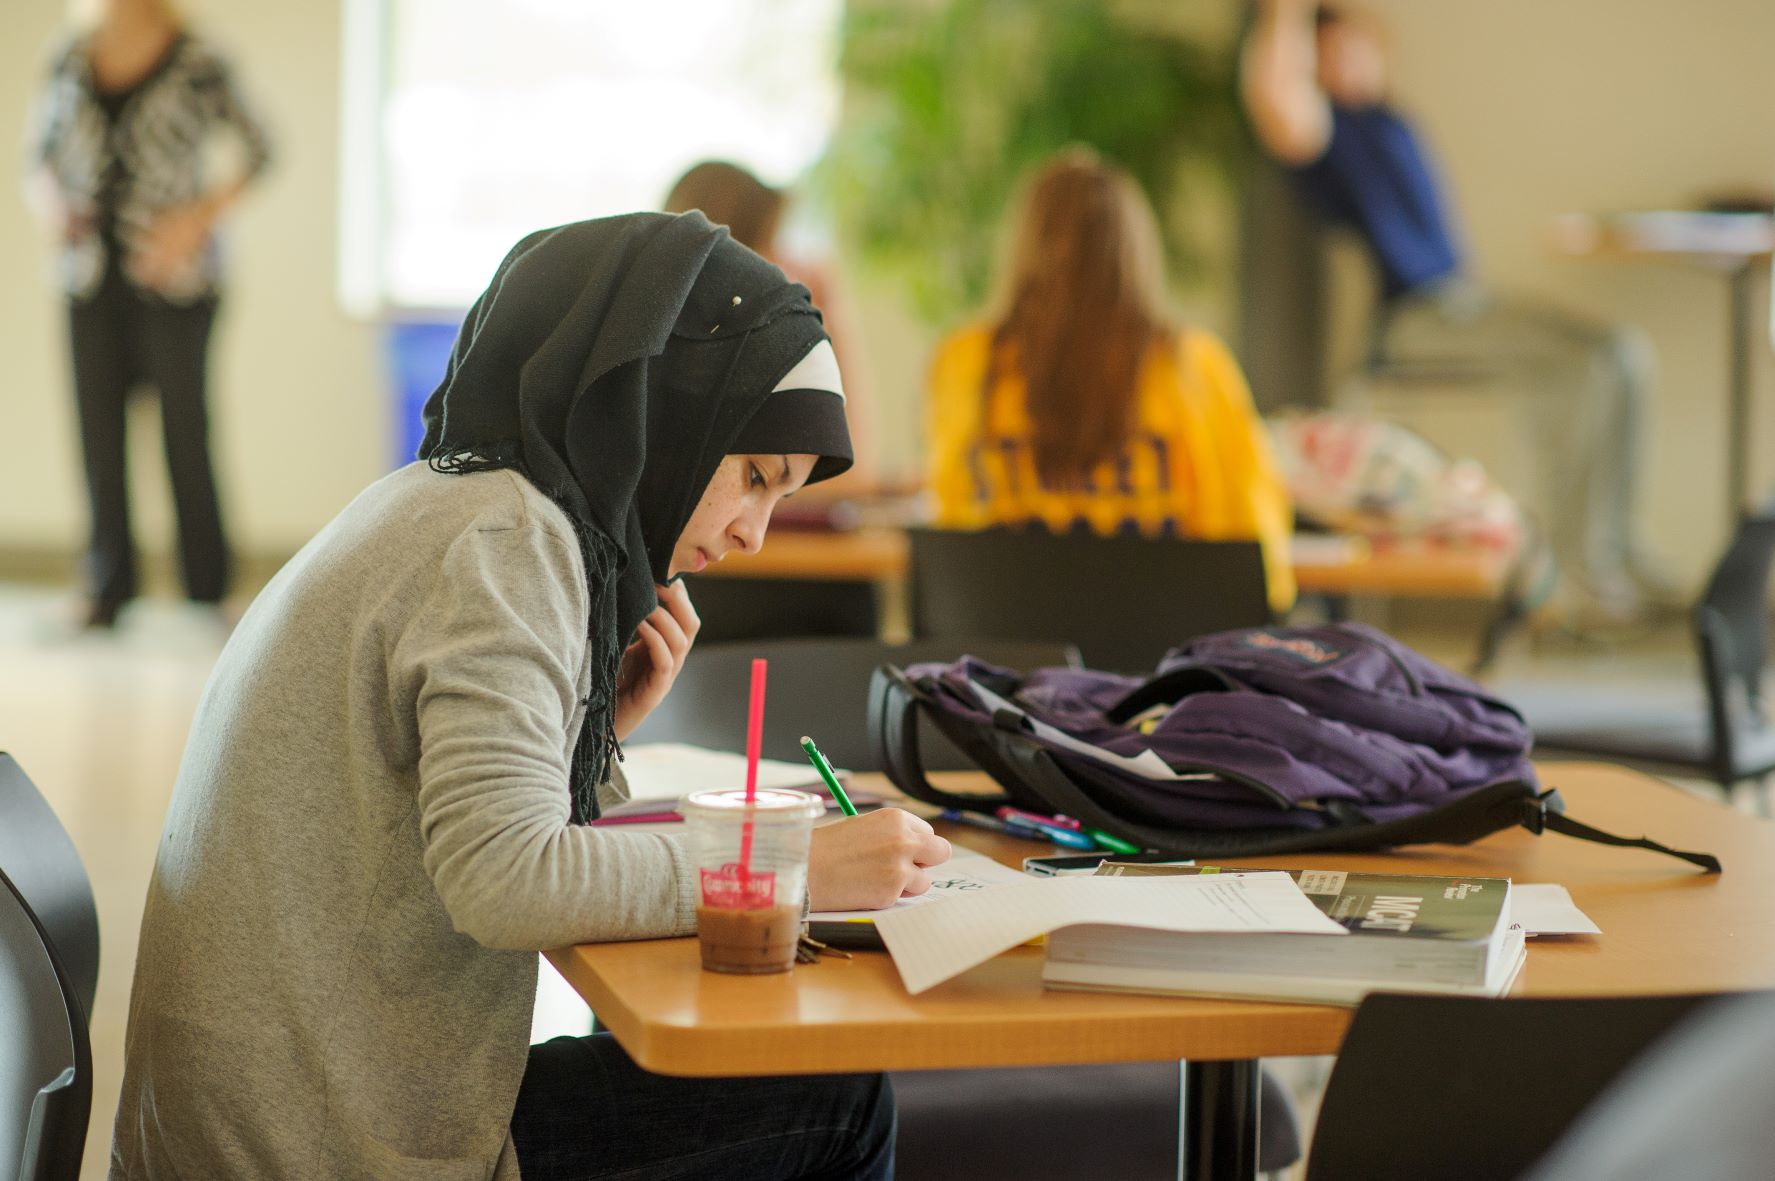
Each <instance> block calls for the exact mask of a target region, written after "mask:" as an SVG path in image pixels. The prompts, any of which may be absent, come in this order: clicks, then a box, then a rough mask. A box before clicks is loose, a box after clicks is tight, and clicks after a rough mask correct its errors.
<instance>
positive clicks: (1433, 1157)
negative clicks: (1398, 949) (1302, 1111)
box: [1306, 994, 1713, 1181]
mask: <svg viewBox="0 0 1775 1181" xmlns="http://www.w3.org/2000/svg"><path fill="white" fill-rule="evenodd" d="M1711 999H1713V998H1710V997H1694V996H1657V997H1586V998H1578V999H1572V998H1557V999H1553V998H1532V999H1518V1000H1493V999H1490V998H1475V997H1447V996H1402V995H1384V994H1383V995H1377V996H1371V997H1369V998H1368V999H1367V1000H1365V1001H1363V1002H1362V1006H1361V1008H1359V1009H1358V1010H1357V1011H1356V1017H1355V1019H1354V1021H1352V1022H1351V1024H1350V1031H1349V1033H1348V1034H1347V1035H1345V1037H1344V1042H1343V1047H1342V1048H1341V1049H1340V1050H1339V1051H1338V1056H1337V1062H1336V1063H1335V1065H1333V1067H1332V1070H1331V1080H1330V1082H1329V1083H1328V1084H1327V1086H1326V1090H1325V1099H1324V1102H1323V1103H1322V1104H1321V1106H1320V1108H1319V1120H1318V1124H1317V1126H1316V1128H1315V1129H1314V1132H1313V1139H1312V1144H1311V1147H1310V1148H1309V1149H1308V1155H1307V1173H1306V1177H1307V1181H1405V1179H1407V1178H1410V1179H1411V1181H1422V1179H1423V1178H1426V1177H1460V1178H1462V1179H1463V1181H1515V1178H1517V1177H1519V1176H1520V1175H1521V1174H1522V1173H1523V1171H1524V1170H1525V1169H1527V1168H1528V1167H1529V1166H1530V1165H1531V1164H1533V1163H1534V1161H1536V1160H1537V1159H1539V1158H1540V1156H1541V1155H1542V1154H1543V1153H1545V1152H1546V1151H1547V1149H1548V1148H1549V1147H1551V1146H1552V1145H1553V1144H1554V1143H1555V1141H1557V1140H1558V1139H1559V1138H1560V1136H1561V1135H1562V1134H1563V1133H1564V1132H1565V1130H1566V1129H1567V1128H1568V1127H1569V1126H1570V1125H1571V1124H1572V1122H1573V1121H1574V1120H1575V1119H1576V1118H1577V1117H1578V1115H1579V1113H1580V1112H1582V1111H1583V1110H1584V1109H1585V1108H1586V1107H1587V1106H1588V1105H1589V1104H1590V1102H1591V1101H1592V1100H1593V1099H1595V1098H1596V1097H1597V1096H1598V1095H1599V1094H1601V1093H1602V1091H1603V1090H1604V1089H1605V1088H1606V1087H1607V1086H1608V1085H1609V1083H1610V1082H1611V1081H1612V1080H1614V1078H1615V1077H1616V1076H1617V1075H1619V1074H1621V1073H1622V1071H1623V1070H1625V1069H1626V1068H1627V1066H1628V1064H1629V1063H1631V1062H1632V1061H1633V1060H1634V1059H1635V1058H1637V1057H1638V1056H1639V1055H1640V1054H1641V1053H1642V1052H1643V1051H1644V1050H1646V1049H1647V1047H1649V1046H1650V1045H1651V1044H1652V1043H1653V1042H1655V1041H1657V1040H1658V1039H1659V1038H1660V1037H1662V1036H1663V1035H1664V1033H1665V1032H1666V1031H1667V1030H1669V1029H1670V1028H1672V1027H1673V1026H1675V1025H1676V1024H1677V1023H1679V1022H1680V1021H1682V1020H1683V1019H1684V1018H1685V1017H1687V1016H1688V1015H1689V1014H1690V1013H1691V1012H1692V1011H1694V1010H1695V1009H1696V1008H1697V1006H1699V1005H1701V1004H1703V1003H1705V1002H1707V1001H1709V1000H1711Z"/></svg>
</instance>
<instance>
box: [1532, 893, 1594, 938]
mask: <svg viewBox="0 0 1775 1181" xmlns="http://www.w3.org/2000/svg"><path fill="white" fill-rule="evenodd" d="M1510 917H1511V920H1512V921H1514V922H1515V923H1516V924H1517V925H1518V926H1520V927H1521V928H1522V929H1523V930H1524V931H1527V932H1528V933H1529V934H1530V935H1600V934H1602V928H1601V927H1599V926H1597V925H1596V923H1595V922H1594V921H1592V919H1591V918H1590V916H1589V915H1587V914H1585V913H1584V912H1583V911H1581V910H1579V909H1578V906H1577V903H1575V902H1573V901H1572V896H1571V894H1570V893H1569V892H1568V891H1567V890H1566V888H1565V887H1564V886H1562V885H1560V884H1559V883H1558V882H1531V883H1529V884H1527V885H1524V884H1523V883H1521V882H1518V883H1516V884H1515V885H1513V886H1512V887H1511V889H1510Z"/></svg>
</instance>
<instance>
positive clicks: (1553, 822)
mask: <svg viewBox="0 0 1775 1181" xmlns="http://www.w3.org/2000/svg"><path fill="white" fill-rule="evenodd" d="M1522 826H1523V827H1524V828H1526V829H1528V830H1529V831H1530V832H1532V833H1536V834H1537V835H1538V834H1539V833H1540V832H1541V831H1542V830H1543V829H1552V830H1553V831H1554V832H1557V833H1563V834H1564V835H1565V836H1568V837H1577V838H1578V839H1579V840H1581V841H1595V842H1596V843H1597V844H1599V845H1618V846H1623V847H1626V848H1632V849H1650V850H1651V851H1652V852H1654V853H1664V854H1667V855H1668V856H1671V857H1676V858H1680V859H1681V860H1683V861H1687V862H1688V863H1689V864H1691V865H1698V866H1700V867H1701V868H1702V869H1704V870H1706V871H1707V872H1708V873H1721V872H1723V870H1722V868H1721V866H1720V859H1719V858H1718V857H1715V856H1714V855H1713V854H1712V853H1685V852H1684V851H1683V850H1681V849H1672V848H1671V847H1670V846H1669V845H1661V844H1659V843H1658V842H1657V841H1654V840H1652V839H1651V838H1650V837H1618V836H1616V835H1615V834H1613V833H1608V832H1604V831H1602V829H1600V828H1591V827H1590V826H1589V825H1588V824H1584V823H1581V822H1579V821H1576V820H1573V819H1572V818H1571V817H1570V816H1567V815H1566V814H1565V801H1564V800H1563V799H1561V798H1560V795H1559V792H1558V791H1557V790H1548V791H1544V792H1542V793H1541V794H1540V795H1538V796H1535V797H1534V798H1533V799H1531V800H1528V801H1527V802H1526V804H1525V806H1524V808H1523V817H1522Z"/></svg>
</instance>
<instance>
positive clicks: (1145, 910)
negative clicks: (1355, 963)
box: [875, 873, 1349, 993]
mask: <svg viewBox="0 0 1775 1181" xmlns="http://www.w3.org/2000/svg"><path fill="white" fill-rule="evenodd" d="M1075 923H1109V924H1121V925H1125V926H1137V927H1150V928H1154V929H1157V930H1162V931H1276V932H1292V933H1298V934H1313V935H1327V936H1339V935H1347V934H1348V933H1349V932H1347V931H1346V930H1344V928H1343V927H1342V925H1340V924H1338V923H1336V922H1333V921H1332V920H1331V919H1329V918H1327V917H1325V915H1323V914H1322V913H1320V911H1319V908H1318V907H1316V906H1314V905H1313V903H1312V901H1311V900H1310V899H1309V898H1308V897H1307V896H1306V895H1305V894H1302V893H1301V892H1300V887H1298V886H1296V885H1295V884H1294V879H1293V878H1290V877H1289V876H1288V875H1287V874H1285V873H1254V874H1240V875H1237V876H1234V875H1221V874H1214V875H1207V876H1203V877H1199V878H1096V877H1090V878H1040V879H1035V880H1029V879H1027V878H1026V879H1024V880H1022V881H1019V882H1017V883H1016V884H1014V885H1004V886H999V887H996V888H994V889H991V890H979V891H971V892H968V893H967V894H966V895H965V896H962V897H957V898H952V899H950V900H949V902H948V903H947V905H944V906H914V907H908V908H905V909H900V910H889V911H883V912H881V913H880V914H879V915H877V917H876V920H875V925H876V927H877V929H879V930H880V931H881V937H882V941H883V942H884V943H886V944H887V949H888V951H890V952H891V953H893V957H894V966H895V967H897V968H898V969H899V970H900V979H901V980H902V981H903V982H904V983H905V985H906V991H908V992H911V993H920V992H923V991H924V990H925V989H927V988H930V987H931V986H933V985H936V984H941V983H942V982H943V981H945V980H947V979H949V978H950V977H951V976H954V975H956V974H958V973H960V972H964V971H966V970H967V969H969V968H972V967H974V966H975V965H976V964H980V963H984V962H985V961H986V960H989V959H991V958H992V957H993V956H995V955H997V954H999V953H1000V952H1002V951H1007V950H1009V949H1010V948H1013V947H1015V946H1017V945H1018V944H1019V943H1025V942H1027V941H1029V940H1030V939H1033V938H1034V937H1035V936H1037V935H1042V934H1046V933H1047V932H1049V931H1053V930H1055V929H1057V928H1059V927H1066V926H1071V925H1073V924H1075Z"/></svg>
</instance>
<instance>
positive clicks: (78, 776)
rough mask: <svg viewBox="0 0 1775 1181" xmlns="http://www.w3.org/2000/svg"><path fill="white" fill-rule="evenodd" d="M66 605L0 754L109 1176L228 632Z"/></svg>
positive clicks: (1667, 657) (30, 626)
mask: <svg viewBox="0 0 1775 1181" xmlns="http://www.w3.org/2000/svg"><path fill="white" fill-rule="evenodd" d="M65 606H66V605H65V603H64V602H63V601H62V599H61V597H60V596H59V595H57V594H56V593H54V592H51V591H46V590H44V589H42V588H34V587H5V586H0V749H3V750H6V751H9V752H10V753H11V754H12V755H13V756H14V757H15V758H17V760H18V761H19V763H20V764H21V765H22V766H23V767H24V769H25V771H26V772H27V773H28V774H29V775H30V776H31V778H32V779H33V781H35V782H36V783H37V785H38V786H39V787H40V788H41V789H42V790H43V792H44V794H45V795H47V796H48V798H49V801H50V803H51V804H52V805H53V806H54V807H55V809H56V811H57V813H58V814H59V815H60V816H61V818H62V820H63V822H64V823H65V824H66V825H67V826H68V828H69V830H70V831H71V832H72V834H73V837H74V842H75V844H76V845H77V846H78V847H79V850H80V853H81V856H82V857H83V858H84V859H85V861H86V865H87V869H88V872H89V873H90V874H91V876H92V881H93V888H94V891H95V893H96V895H97V899H98V910H99V926H100V930H101V932H102V936H103V966H102V969H101V972H100V977H99V993H98V1001H97V1004H96V1006H95V1010H94V1012H93V1015H92V1035H93V1050H94V1054H93V1057H94V1067H95V1074H96V1078H95V1086H94V1093H93V1124H92V1127H93V1132H92V1136H91V1137H90V1139H89V1142H88V1150H87V1165H88V1169H87V1173H86V1175H87V1176H90V1177H101V1176H103V1173H104V1162H105V1160H106V1158H107V1155H108V1151H109V1144H110V1122H111V1116H112V1113H113V1111H114V1109H115V1104H116V1096H117V1091H118V1086H119V1080H120V1077H121V1071H122V1052H123V1031H124V1014H125V1010H126V1006H127V1002H128V999H129V983H130V975H131V971H132V968H133V960H134V943H135V933H136V928H137V925H138V923H139V921H140V917H141V905H142V898H143V895H144V893H145V890H146V886H147V882H148V877H149V874H150V872H151V871H152V869H153V859H154V849H155V846H156V843H157V840H158V837H159V833H160V826H161V819H162V816H163V814H164V812H165V809H166V804H167V799H168V795H169V793H170V792H171V789H172V784H173V780H174V777H175V775H176V774H177V771H178V764H179V757H180V753H181V750H182V748H183V745H184V740H185V732H186V729H187V727H188V725H189V723H190V719H191V715H192V711H193V709H194V708H195V706H196V703H197V700H198V697H199V695H200V693H201V692H202V689H203V685H204V680H205V678H206V677H207V675H208V672H209V668H210V665H211V663H212V662H213V661H214V659H215V656H216V654H217V652H219V651H220V649H221V645H222V643H223V640H224V634H223V631H222V628H221V626H220V624H219V623H218V622H217V621H216V620H215V619H214V618H213V617H211V616H208V615H205V614H203V613H201V612H198V611H196V610H194V609H190V608H187V607H185V606H183V605H180V604H177V603H173V602H166V601H149V602H144V603H142V604H139V605H137V606H135V607H133V608H132V609H131V611H130V612H129V613H128V614H126V615H125V617H124V619H123V622H122V625H121V626H120V628H119V629H118V631H117V632H116V633H115V634H114V635H89V634H79V633H75V632H72V631H71V630H70V629H68V628H67V627H66V626H65V625H63V624H61V623H60V622H59V621H58V616H59V615H60V614H61V613H62V612H64V611H65ZM1411 638H1412V639H1413V641H1414V642H1416V643H1418V644H1419V646H1420V647H1423V648H1425V649H1426V650H1429V651H1431V652H1432V653H1434V654H1436V655H1438V656H1440V657H1442V658H1445V659H1449V660H1459V659H1461V658H1462V657H1463V656H1464V655H1465V654H1466V652H1467V651H1468V650H1469V648H1468V637H1466V636H1464V635H1460V636H1450V635H1442V634H1438V633H1436V632H1434V631H1427V632H1425V634H1423V635H1421V636H1420V635H1415V634H1414V635H1413V636H1412V637H1411ZM1518 647H1519V648H1521V647H1522V645H1520V644H1519V645H1518ZM1524 668H1534V669H1540V670H1548V671H1555V672H1558V673H1559V674H1561V675H1565V674H1572V675H1593V676H1597V677H1607V678H1609V679H1610V680H1611V681H1615V682H1619V681H1622V680H1625V679H1637V680H1641V681H1647V682H1652V681H1657V680H1659V679H1662V678H1668V677H1673V676H1684V677H1686V676H1689V675H1692V674H1690V673H1688V672H1687V664H1686V661H1685V655H1684V652H1683V647H1682V640H1681V636H1680V633H1674V632H1673V633H1670V634H1667V635H1660V636H1652V637H1649V638H1647V639H1646V640H1644V641H1643V642H1641V643H1638V644H1635V645H1632V646H1630V647H1629V648H1625V649H1611V650H1590V649H1584V648H1578V647H1574V646H1571V645H1564V646H1561V645H1556V644H1544V645H1542V646H1541V650H1540V651H1538V652H1537V653H1535V654H1534V655H1532V656H1528V655H1526V654H1525V653H1523V652H1521V651H1513V652H1511V653H1510V654H1509V655H1508V657H1507V662H1506V665H1505V669H1504V671H1505V672H1515V671H1520V670H1522V669H1524ZM1710 794H1711V793H1710ZM543 980H544V990H543V995H542V1002H543V1003H542V1004H541V1005H540V1006H539V1014H538V1023H537V1031H536V1032H537V1034H538V1035H539V1036H540V1035H552V1034H553V1033H556V1032H566V1031H574V1030H577V1029H579V1028H580V1027H581V1026H582V1025H583V1021H584V1009H583V1007H582V1006H581V1005H580V1003H579V1001H578V999H577V998H576V997H574V996H573V994H572V993H571V992H570V991H567V990H566V988H565V986H564V985H562V984H561V983H560V982H559V979H558V977H556V976H555V975H554V974H553V972H550V971H544V973H543ZM1288 1073H1289V1075H1290V1077H1292V1078H1295V1079H1297V1080H1298V1081H1299V1083H1300V1086H1301V1089H1302V1091H1303V1099H1304V1100H1305V1101H1306V1103H1305V1106H1304V1108H1303V1111H1302V1118H1303V1120H1305V1121H1307V1122H1308V1123H1309V1124H1310V1121H1311V1114H1312V1112H1311V1103H1312V1098H1313V1096H1312V1093H1311V1092H1312V1090H1313V1088H1314V1087H1315V1086H1316V1085H1317V1080H1318V1079H1319V1078H1320V1076H1321V1075H1322V1070H1321V1069H1319V1066H1318V1064H1307V1063H1295V1064H1293V1065H1292V1066H1290V1067H1289V1069H1288Z"/></svg>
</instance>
